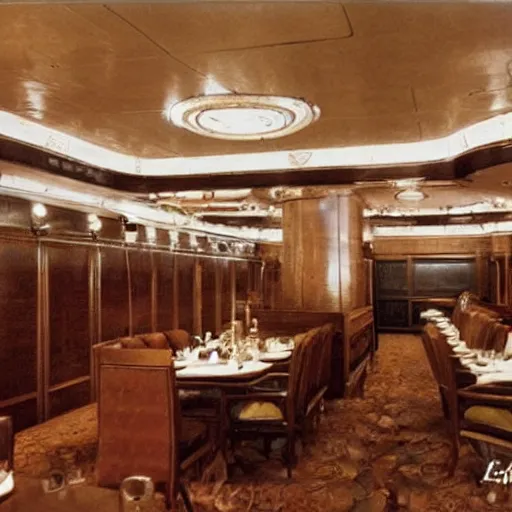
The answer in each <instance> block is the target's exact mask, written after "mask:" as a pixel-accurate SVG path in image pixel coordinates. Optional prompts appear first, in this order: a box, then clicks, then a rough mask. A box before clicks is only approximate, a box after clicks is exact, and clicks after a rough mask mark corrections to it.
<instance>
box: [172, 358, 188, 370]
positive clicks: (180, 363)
mask: <svg viewBox="0 0 512 512" xmlns="http://www.w3.org/2000/svg"><path fill="white" fill-rule="evenodd" d="M189 364H190V363H189V362H188V361H178V360H177V359H175V360H174V368H176V370H179V369H180V368H185V366H187V365H189Z"/></svg>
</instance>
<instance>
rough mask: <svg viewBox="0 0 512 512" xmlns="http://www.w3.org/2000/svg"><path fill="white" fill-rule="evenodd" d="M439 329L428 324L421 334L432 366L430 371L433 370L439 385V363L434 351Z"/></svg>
mask: <svg viewBox="0 0 512 512" xmlns="http://www.w3.org/2000/svg"><path fill="white" fill-rule="evenodd" d="M438 332H439V331H438V330H437V327H436V326H435V325H434V324H432V323H431V322H428V323H427V324H426V325H425V326H424V327H423V331H422V333H421V341H422V342H423V348H424V349H425V353H426V354H427V359H428V362H429V364H430V369H431V370H432V375H433V376H434V379H435V380H436V382H437V383H438V384H439V363H438V361H437V357H436V352H435V349H434V338H435V337H436V336H437V335H438Z"/></svg>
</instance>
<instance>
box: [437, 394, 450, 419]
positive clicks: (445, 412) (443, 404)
mask: <svg viewBox="0 0 512 512" xmlns="http://www.w3.org/2000/svg"><path fill="white" fill-rule="evenodd" d="M439 396H440V397H441V407H442V409H443V416H444V417H445V418H446V419H448V418H449V417H450V411H449V410H448V403H447V402H446V398H445V396H444V395H443V393H442V391H441V388H439Z"/></svg>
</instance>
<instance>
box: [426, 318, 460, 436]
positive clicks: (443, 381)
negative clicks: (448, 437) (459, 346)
mask: <svg viewBox="0 0 512 512" xmlns="http://www.w3.org/2000/svg"><path fill="white" fill-rule="evenodd" d="M431 332H432V337H431V340H432V348H433V352H434V355H435V360H436V363H437V369H438V384H439V390H440V392H441V395H442V396H443V398H444V401H445V405H446V410H447V412H448V416H449V420H450V423H451V426H452V434H453V435H454V437H455V438H456V440H457V442H458V439H459V402H458V397H457V373H456V369H455V368H456V363H457V359H456V358H455V355H454V352H453V349H452V347H451V346H450V345H449V344H448V343H447V342H446V337H445V336H444V335H443V334H442V333H441V332H440V331H439V330H438V329H437V328H436V327H434V330H433V331H431Z"/></svg>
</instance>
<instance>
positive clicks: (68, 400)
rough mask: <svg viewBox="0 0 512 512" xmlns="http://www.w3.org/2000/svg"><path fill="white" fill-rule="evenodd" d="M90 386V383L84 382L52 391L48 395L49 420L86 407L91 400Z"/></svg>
mask: <svg viewBox="0 0 512 512" xmlns="http://www.w3.org/2000/svg"><path fill="white" fill-rule="evenodd" d="M90 385H91V383H90V381H85V382H80V383H79V384H76V385H74V386H69V387H65V388H62V389H58V390H55V391H52V392H51V393H50V414H49V416H50V418H54V417H55V416H58V415H59V414H63V413H65V412H67V411H69V410H71V409H76V408H78V407H83V406H84V405H87V404H88V403H89V402H90V399H91V394H90Z"/></svg>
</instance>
